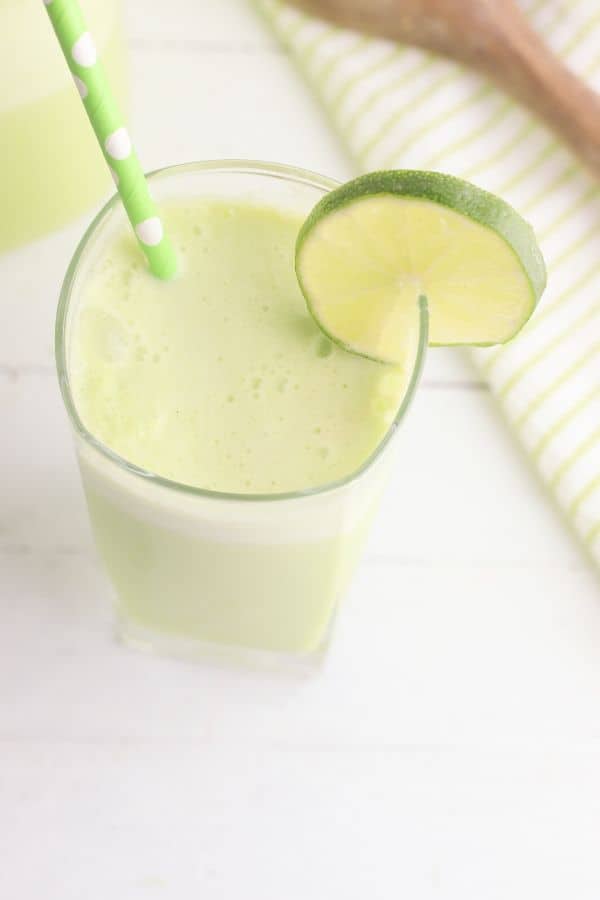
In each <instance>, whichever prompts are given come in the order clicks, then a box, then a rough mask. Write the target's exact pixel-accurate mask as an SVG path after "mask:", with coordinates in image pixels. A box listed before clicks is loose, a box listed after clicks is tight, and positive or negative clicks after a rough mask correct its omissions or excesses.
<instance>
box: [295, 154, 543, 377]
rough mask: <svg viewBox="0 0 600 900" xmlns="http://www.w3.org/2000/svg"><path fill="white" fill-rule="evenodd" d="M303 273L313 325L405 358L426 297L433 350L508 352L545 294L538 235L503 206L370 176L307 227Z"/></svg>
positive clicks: (425, 182) (439, 181) (299, 259)
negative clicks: (495, 348) (459, 347)
mask: <svg viewBox="0 0 600 900" xmlns="http://www.w3.org/2000/svg"><path fill="white" fill-rule="evenodd" d="M296 273H297V276H298V281H299V283H300V287H301V289H302V292H303V294H304V296H305V298H306V301H307V303H308V307H309V310H310V312H311V313H312V315H313V317H314V318H315V320H316V322H317V324H318V325H319V326H320V327H321V329H322V330H323V331H324V332H325V333H326V334H327V335H328V336H329V337H330V338H331V339H332V340H333V341H335V342H336V343H338V344H341V345H342V346H343V347H345V348H346V349H347V350H350V351H352V352H354V353H360V354H361V355H363V356H368V357H370V358H371V359H375V360H379V361H381V362H391V363H398V362H400V361H401V360H402V358H403V356H404V346H405V334H406V329H407V328H408V327H409V326H410V327H412V326H411V323H414V318H415V315H416V310H417V302H418V298H419V297H423V296H424V297H426V298H427V303H428V306H429V315H430V343H431V344H484V345H487V344H501V343H504V342H505V341H508V340H510V338H512V337H514V335H515V334H516V333H517V332H518V331H519V330H520V329H521V328H522V326H523V325H524V324H525V322H526V321H527V319H528V318H529V316H530V315H531V313H532V312H533V310H534V307H535V305H536V303H537V301H538V300H539V298H540V296H541V294H542V291H543V290H544V287H545V285H546V269H545V266H544V261H543V259H542V255H541V253H540V250H539V248H538V245H537V243H536V240H535V236H534V233H533V230H532V229H531V227H530V226H529V225H528V224H527V222H525V220H524V219H522V218H521V216H520V215H519V214H518V213H517V212H516V211H515V210H514V209H513V208H512V207H511V206H509V205H508V204H507V203H505V202H504V201H503V200H501V199H500V198H499V197H496V196H494V195H493V194H489V193H487V191H483V190H481V189H480V188H477V187H475V185H472V184H469V183H468V182H466V181H461V180H460V179H458V178H454V177H452V176H450V175H442V174H441V173H439V172H419V171H395V172H374V173H372V174H369V175H363V176H361V177H360V178H357V179H355V180H354V181H350V182H348V183H347V184H344V185H342V186H341V187H339V188H337V189H336V190H334V191H331V193H329V194H327V195H326V196H325V197H324V198H323V199H322V200H321V201H320V202H319V203H318V204H317V206H316V207H315V208H314V209H313V211H312V213H311V214H310V216H309V217H308V219H307V220H306V222H305V223H304V225H303V226H302V228H301V230H300V234H299V235H298V241H297V244H296Z"/></svg>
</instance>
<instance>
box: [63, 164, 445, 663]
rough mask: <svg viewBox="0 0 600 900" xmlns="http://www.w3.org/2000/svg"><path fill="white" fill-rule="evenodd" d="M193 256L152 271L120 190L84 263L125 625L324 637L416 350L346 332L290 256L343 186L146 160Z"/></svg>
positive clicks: (77, 398) (153, 632) (68, 361)
mask: <svg viewBox="0 0 600 900" xmlns="http://www.w3.org/2000/svg"><path fill="white" fill-rule="evenodd" d="M150 180H151V186H152V190H153V193H154V194H155V196H156V198H157V200H158V201H159V202H160V205H161V210H162V215H163V219H164V222H165V228H166V231H167V232H168V233H169V234H170V236H171V239H172V241H173V243H174V244H175V247H176V250H177V253H178V256H179V262H180V271H179V273H178V275H177V276H176V278H174V279H173V280H172V281H170V282H164V281H159V280H158V279H153V278H152V276H151V275H150V274H149V273H148V272H147V270H146V268H145V265H144V261H143V259H142V257H141V255H140V253H139V250H138V248H137V247H136V245H135V241H134V239H133V237H132V236H131V234H130V233H129V230H128V227H127V224H126V221H125V217H124V213H123V211H122V208H121V206H120V204H118V202H116V201H114V200H113V201H111V203H110V204H108V206H107V207H106V208H105V209H104V210H103V212H102V213H101V214H100V215H99V217H98V218H97V219H96V221H95V222H94V223H93V224H92V226H91V228H90V229H89V231H88V233H87V234H86V236H85V237H84V239H83V241H82V243H81V245H80V247H79V249H78V251H77V254H76V256H75V258H74V260H73V262H72V264H71V267H70V269H69V272H68V274H67V277H66V280H65V284H64V287H63V292H62V297H61V302H60V307H59V314H58V322H57V361H58V368H59V375H60V379H61V386H62V390H63V395H64V399H65V402H66V405H67V409H68V411H69V414H70V416H71V421H72V424H73V427H74V430H75V435H76V443H77V450H78V456H79V462H80V467H81V471H82V476H83V482H84V486H85V491H86V496H87V500H88V505H89V510H90V515H91V519H92V525H93V529H94V533H95V537H96V540H97V543H98V546H99V549H100V552H101V555H102V557H103V559H104V562H105V564H106V567H107V570H108V572H109V575H110V578H111V580H112V582H113V585H114V588H115V593H116V604H117V611H118V617H119V628H120V632H121V635H122V637H123V638H124V639H125V640H126V641H128V642H130V643H133V644H136V645H138V646H140V645H141V646H144V647H147V648H150V649H152V650H157V651H167V652H174V653H188V652H192V653H194V652H197V651H200V650H205V649H206V648H207V647H213V648H215V647H220V648H225V647H229V648H232V647H235V648H237V649H238V651H239V650H240V649H241V650H243V651H246V652H249V653H255V652H257V651H258V652H267V653H270V654H271V655H272V654H284V655H290V654H292V655H295V656H302V657H310V656H312V655H314V654H318V653H319V652H320V651H321V650H322V649H323V648H324V646H325V645H326V642H327V638H328V636H329V634H330V626H331V622H332V619H333V615H334V612H335V609H336V605H337V602H338V600H339V598H340V596H341V594H342V592H343V589H344V587H345V586H346V584H347V582H348V579H349V576H350V575H351V572H352V570H353V568H354V566H355V564H356V561H357V558H358V552H359V549H360V546H361V543H362V540H363V538H364V535H365V532H366V529H367V526H368V523H369V521H370V518H371V516H372V514H373V512H374V509H375V506H376V501H377V498H378V496H379V494H380V492H381V490H382V487H383V485H384V483H385V474H386V470H387V467H388V463H389V461H390V454H391V450H392V445H393V444H394V443H395V442H392V441H390V440H389V438H390V437H391V436H392V434H393V432H394V431H395V430H396V426H397V425H398V424H399V422H400V420H401V418H402V416H403V414H404V412H405V410H406V408H407V406H408V404H409V402H410V399H411V398H412V395H413V392H414V388H415V386H416V382H417V379H418V374H419V371H420V368H421V364H422V360H423V355H424V349H425V345H426V338H427V334H426V333H427V316H426V312H425V311H422V312H421V315H420V317H419V315H415V328H414V334H413V335H412V336H408V337H407V339H406V348H407V350H406V358H405V359H404V361H403V362H402V363H401V364H399V365H396V366H382V365H380V364H378V363H376V362H373V361H370V360H368V359H364V358H361V357H359V356H355V355H352V354H349V353H346V352H345V351H344V350H342V349H340V348H338V347H337V346H335V345H334V344H333V343H331V342H330V341H329V340H328V339H327V338H326V337H325V336H324V335H323V334H322V333H321V332H320V330H319V329H318V328H317V326H316V325H315V323H314V321H313V320H312V318H311V316H310V314H309V312H308V310H307V308H306V304H305V302H304V299H303V297H302V294H301V292H300V289H299V287H298V283H297V281H296V277H295V274H294V247H295V242H296V238H297V235H298V232H299V230H300V227H301V224H302V222H303V220H304V219H305V218H306V215H307V214H308V213H309V211H310V210H311V209H312V208H313V207H314V205H315V203H316V202H317V201H318V200H319V199H320V198H321V197H322V196H323V195H324V194H326V193H327V192H328V191H329V190H331V188H333V187H335V184H334V183H333V182H331V181H329V180H328V179H324V178H320V177H318V176H315V175H312V174H310V173H306V172H302V171H298V170H293V169H290V168H287V167H283V166H267V165H262V164H251V163H247V164H246V163H222V164H218V163H214V164H211V163H203V164H191V165H189V166H180V167H175V168H172V169H167V170H163V171H162V172H160V173H157V174H155V175H154V176H152V177H151V179H150Z"/></svg>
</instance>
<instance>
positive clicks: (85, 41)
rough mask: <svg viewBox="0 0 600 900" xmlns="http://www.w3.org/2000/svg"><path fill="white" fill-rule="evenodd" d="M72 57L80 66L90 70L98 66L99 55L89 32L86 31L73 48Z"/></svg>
mask: <svg viewBox="0 0 600 900" xmlns="http://www.w3.org/2000/svg"><path fill="white" fill-rule="evenodd" d="M71 56H72V57H73V59H74V60H75V62H76V63H77V64H78V65H79V66H83V67H84V69H89V68H90V66H93V65H95V64H96V59H97V54H96V47H95V45H94V39H93V38H92V36H91V34H90V33H89V31H84V33H83V34H82V35H81V37H80V38H79V39H78V40H76V41H75V43H74V44H73V47H72V48H71Z"/></svg>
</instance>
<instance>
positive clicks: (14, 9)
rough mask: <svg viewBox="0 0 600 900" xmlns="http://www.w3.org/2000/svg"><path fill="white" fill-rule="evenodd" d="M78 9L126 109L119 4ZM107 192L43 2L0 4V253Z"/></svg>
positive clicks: (97, 1) (86, 3)
mask: <svg viewBox="0 0 600 900" xmlns="http://www.w3.org/2000/svg"><path fill="white" fill-rule="evenodd" d="M81 6H82V9H83V11H84V14H85V16H86V19H87V20H88V22H89V25H90V29H91V30H92V33H93V34H94V36H95V39H96V42H97V46H98V53H99V56H100V58H101V59H102V62H103V64H104V65H105V67H106V69H107V72H108V74H109V77H110V80H111V84H112V85H113V86H114V89H115V90H116V92H117V93H118V96H119V99H120V101H121V103H124V101H125V100H126V89H125V85H126V80H127V79H126V72H125V47H124V39H123V33H122V23H121V15H120V14H121V8H120V7H121V4H120V2H119V0H81ZM110 186H111V180H110V175H109V174H108V170H107V168H106V164H105V163H104V160H103V159H102V155H101V153H100V152H99V150H98V146H97V144H96V141H95V138H94V134H93V132H92V130H91V128H90V126H89V122H88V121H87V118H86V115H85V111H84V109H83V107H82V104H81V100H80V98H79V96H78V94H77V89H76V87H75V85H74V84H73V79H72V77H71V74H70V73H69V70H68V68H67V67H66V66H65V62H64V59H63V58H62V55H61V52H60V48H59V46H58V44H57V41H56V38H55V37H54V35H53V34H52V29H51V27H50V24H49V22H48V21H47V16H46V13H45V12H44V8H43V5H42V2H41V0H0V197H1V198H2V209H3V211H5V212H4V213H3V215H2V217H0V253H1V252H2V251H4V250H8V249H10V248H12V247H15V246H17V245H19V244H21V243H24V242H26V241H28V240H31V239H32V238H36V237H39V236H41V235H43V234H46V233H47V232H49V231H52V230H53V229H54V228H57V227H58V226H60V225H63V224H65V223H66V222H68V221H69V220H70V219H73V218H75V217H76V216H77V215H79V214H80V213H82V212H84V210H86V209H88V208H89V207H91V206H92V205H93V204H94V203H97V202H98V201H99V200H100V199H101V198H102V197H103V196H105V197H106V196H107V195H108V194H109V192H110Z"/></svg>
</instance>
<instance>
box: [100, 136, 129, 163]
mask: <svg viewBox="0 0 600 900" xmlns="http://www.w3.org/2000/svg"><path fill="white" fill-rule="evenodd" d="M104 146H105V147H106V152H107V153H108V155H109V156H112V158H113V159H127V157H128V156H129V154H130V153H131V140H130V138H129V135H128V134H127V129H126V128H117V130H116V131H113V133H112V134H109V136H108V137H107V138H106V140H105V141H104Z"/></svg>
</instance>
